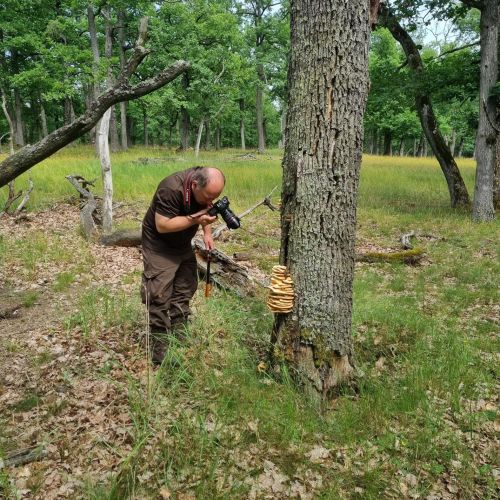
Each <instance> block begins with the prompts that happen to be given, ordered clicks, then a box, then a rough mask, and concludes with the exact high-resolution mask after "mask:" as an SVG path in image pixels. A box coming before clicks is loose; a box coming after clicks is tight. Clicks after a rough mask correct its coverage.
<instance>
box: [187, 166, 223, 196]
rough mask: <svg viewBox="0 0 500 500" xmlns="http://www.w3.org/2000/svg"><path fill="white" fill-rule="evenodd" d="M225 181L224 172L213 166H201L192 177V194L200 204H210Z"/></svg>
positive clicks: (219, 192)
mask: <svg viewBox="0 0 500 500" xmlns="http://www.w3.org/2000/svg"><path fill="white" fill-rule="evenodd" d="M225 183H226V178H225V177H224V174H223V173H222V172H221V171H220V170H219V169H218V168H215V167H203V168H201V169H199V170H197V171H196V172H195V173H194V175H193V178H192V185H191V187H192V190H193V195H194V197H195V199H196V201H197V202H198V203H200V204H201V205H206V206H208V205H211V204H212V203H213V201H214V200H216V199H217V198H218V197H219V196H220V194H221V193H222V190H223V189H224V185H225Z"/></svg>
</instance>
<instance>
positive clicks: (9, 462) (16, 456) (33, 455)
mask: <svg viewBox="0 0 500 500" xmlns="http://www.w3.org/2000/svg"><path fill="white" fill-rule="evenodd" d="M47 454H48V451H47V450H46V449H45V448H44V447H43V446H42V445H39V446H32V447H31V448H25V449H22V450H17V451H14V452H11V453H8V454H7V456H6V457H5V458H4V459H0V470H1V469H3V468H5V467H15V466H17V465H24V464H28V463H31V462H35V461H37V460H40V459H42V458H43V457H45V456H46V455H47Z"/></svg>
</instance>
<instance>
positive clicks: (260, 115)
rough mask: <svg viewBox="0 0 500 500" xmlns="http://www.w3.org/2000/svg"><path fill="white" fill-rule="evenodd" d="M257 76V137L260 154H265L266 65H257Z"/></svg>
mask: <svg viewBox="0 0 500 500" xmlns="http://www.w3.org/2000/svg"><path fill="white" fill-rule="evenodd" d="M257 76H258V77H259V81H258V82H257V91H256V100H255V109H256V116H257V137H258V151H259V153H261V154H262V153H265V151H266V136H265V132H264V88H263V87H264V82H265V81H266V77H265V74H264V65H263V64H261V63H259V64H257Z"/></svg>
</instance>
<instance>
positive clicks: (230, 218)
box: [221, 208, 241, 229]
mask: <svg viewBox="0 0 500 500" xmlns="http://www.w3.org/2000/svg"><path fill="white" fill-rule="evenodd" d="M221 215H222V218H223V219H224V222H225V223H226V224H227V227H228V228H229V229H238V228H239V227H240V225H241V224H240V219H239V218H238V217H237V216H236V215H234V214H233V212H231V210H229V208H228V209H226V210H224V211H223V212H222V213H221Z"/></svg>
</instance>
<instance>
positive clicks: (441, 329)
mask: <svg viewBox="0 0 500 500" xmlns="http://www.w3.org/2000/svg"><path fill="white" fill-rule="evenodd" d="M241 155H242V151H238V150H223V151H220V152H201V153H200V157H199V158H194V155H193V154H192V153H186V154H183V155H179V154H176V153H175V152H173V151H170V150H166V149H162V148H148V149H145V148H132V149H131V150H130V151H128V152H124V153H115V154H114V155H113V156H112V161H113V179H114V192H115V202H116V203H117V204H118V207H117V209H116V212H115V214H116V225H117V227H137V225H138V224H139V223H140V220H141V218H142V216H143V214H144V211H145V209H146V207H147V205H148V203H149V200H150V198H151V196H152V194H153V192H154V190H155V188H156V185H157V183H158V182H159V181H160V180H161V179H162V178H163V177H164V176H166V175H168V174H169V173H172V172H174V171H176V170H181V169H184V168H188V167H190V166H193V165H196V164H199V165H215V166H218V167H220V168H221V169H222V170H223V171H224V173H225V175H226V178H227V189H226V190H225V193H224V194H226V195H227V196H228V197H229V199H230V201H231V208H232V209H233V210H234V211H235V212H236V213H239V212H242V211H243V210H245V209H246V208H248V207H249V206H252V205H253V204H254V203H256V202H257V201H259V200H260V199H262V198H263V197H264V196H265V195H267V194H268V193H269V192H270V191H271V190H272V189H273V188H274V186H278V189H277V190H276V191H275V194H274V196H273V201H274V202H275V203H276V204H278V203H279V194H278V193H279V186H280V183H281V168H280V158H281V152H280V151H277V150H276V151H270V152H269V153H268V154H266V155H262V156H257V157H256V159H252V158H249V157H246V158H245V157H242V156H241ZM146 159H147V160H146ZM459 166H460V169H461V172H462V175H463V177H464V180H465V182H466V184H467V186H468V188H469V191H470V192H471V193H472V187H473V179H474V162H473V161H472V160H466V159H463V160H460V161H459ZM68 174H80V175H82V176H84V177H85V178H87V179H94V178H97V181H96V184H95V188H94V192H95V193H96V194H98V193H99V191H100V180H99V177H100V173H99V162H98V160H97V159H96V158H95V157H94V153H93V151H92V150H91V149H90V148H88V147H68V148H66V149H64V150H63V151H61V152H59V153H58V154H56V155H54V156H53V157H51V158H50V159H48V160H46V161H44V162H43V163H42V164H40V165H38V166H36V167H34V168H33V169H32V170H31V172H30V174H29V175H30V176H31V178H32V180H33V183H34V191H33V193H32V196H31V199H30V203H29V205H28V213H27V214H26V215H27V217H26V218H24V219H23V220H19V221H16V220H14V219H13V218H11V217H3V218H1V219H0V266H1V274H0V367H1V369H0V459H1V458H2V457H3V458H5V457H6V456H8V455H9V453H10V452H12V450H17V449H21V448H24V447H28V446H34V445H36V444H37V445H40V446H41V447H42V448H43V450H44V452H45V453H46V454H45V455H44V456H43V457H42V458H41V459H40V460H39V461H35V462H31V463H29V464H25V465H20V466H18V467H3V468H0V497H1V496H4V497H6V498H44V499H46V498H64V497H66V498H95V499H98V498H99V499H101V498H137V499H139V498H178V499H188V498H207V499H208V498H288V497H291V498H359V499H366V498H428V499H437V498H471V499H472V498H481V499H487V498H496V497H497V495H498V486H499V478H500V476H499V475H500V469H499V466H498V450H499V447H498V444H499V440H498V432H499V430H500V420H499V416H498V394H499V393H500V391H499V383H498V380H499V379H498V366H499V363H498V353H499V349H498V340H499V337H498V333H499V313H500V301H499V290H498V277H499V262H500V259H499V258H498V257H499V256H498V251H499V245H498V242H499V241H500V231H499V224H498V222H493V223H490V224H475V223H472V222H471V220H470V216H469V214H468V213H466V212H462V211H456V210H452V209H451V208H450V207H449V199H448V194H447V189H446V184H445V180H444V177H443V175H442V173H441V171H440V169H439V166H438V164H437V162H436V161H435V160H434V159H432V158H408V157H375V156H365V157H364V159H363V164H362V170H361V184H360V191H359V205H358V207H359V208H358V235H357V246H358V248H361V249H362V248H372V247H376V248H385V249H387V248H394V249H396V248H398V246H399V237H400V235H401V234H402V233H407V232H409V231H414V232H415V233H416V238H415V243H416V245H418V246H419V247H421V248H423V249H424V251H425V258H424V259H423V261H422V262H421V264H420V265H418V266H408V265H404V264H401V263H378V264H368V263H358V264H356V275H355V282H354V317H353V338H354V346H355V358H356V383H355V385H353V386H352V387H346V388H345V389H344V390H342V391H341V393H340V394H339V395H338V397H337V398H336V399H335V400H333V401H331V403H330V404H329V405H328V406H327V407H324V408H319V407H317V406H316V405H315V404H314V403H313V402H311V401H308V400H307V399H305V398H304V397H303V395H302V394H301V393H300V392H299V391H297V390H296V389H295V387H294V386H293V384H292V383H291V381H290V380H289V378H288V377H287V375H286V372H285V373H283V374H282V376H281V377H279V378H276V377H274V376H273V374H272V373H270V371H269V370H268V369H267V366H266V364H265V355H266V352H267V350H268V349H269V338H270V331H271V325H272V314H271V313H270V312H269V311H268V310H267V308H266V306H265V296H266V292H265V289H262V290H260V292H259V293H257V294H256V296H255V297H253V298H246V299H241V298H238V297H235V296H233V295H231V294H230V293H225V292H223V291H220V290H219V291H217V290H216V291H215V292H214V293H213V294H212V296H211V297H210V298H209V299H208V300H206V299H205V298H204V297H203V294H202V293H200V291H199V293H198V294H197V297H196V299H195V312H196V315H195V318H194V321H193V323H192V324H191V326H190V331H189V338H188V341H187V343H186V344H182V345H176V346H173V348H172V349H171V350H170V352H169V356H168V359H167V361H166V362H165V363H164V364H163V365H162V367H161V369H159V370H156V371H152V370H151V369H150V368H148V363H147V361H146V359H145V358H146V356H145V352H144V348H143V346H142V344H141V341H140V337H141V333H142V332H143V331H144V324H145V315H144V310H143V307H142V305H141V304H140V300H139V284H140V270H141V261H140V255H139V252H138V250H137V249H135V248H128V249H125V248H102V247H100V246H99V245H97V244H96V243H92V242H88V241H86V240H85V239H84V238H83V237H82V234H81V231H80V229H79V227H78V204H77V199H76V196H75V191H74V188H73V187H72V186H71V185H70V184H69V183H68V182H67V181H66V180H65V178H64V176H65V175H68ZM27 177H28V174H24V175H23V176H21V177H20V178H19V179H18V180H16V186H17V188H18V189H20V188H25V186H26V185H27ZM5 197H6V189H5V188H4V189H3V190H2V191H1V192H0V206H3V204H4V202H5ZM218 246H219V248H221V249H222V250H224V251H225V252H226V253H229V254H232V253H234V252H243V251H244V252H247V253H248V254H249V256H250V257H249V262H248V265H249V266H252V267H254V268H257V269H259V270H260V271H261V272H262V273H269V271H270V269H271V267H272V266H273V265H274V264H276V263H277V260H278V255H279V215H278V214H277V213H276V212H271V211H270V210H268V209H267V208H265V207H260V208H259V209H257V210H255V211H254V212H252V213H251V214H250V215H249V216H248V217H247V218H245V219H243V227H242V229H240V230H238V231H234V232H231V233H229V232H226V233H225V235H224V238H223V239H222V240H221V241H220V242H219V244H218ZM200 288H201V285H200ZM2 311H3V312H2ZM2 318H3V319H2ZM148 381H149V382H148ZM0 463H1V462H0Z"/></svg>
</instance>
